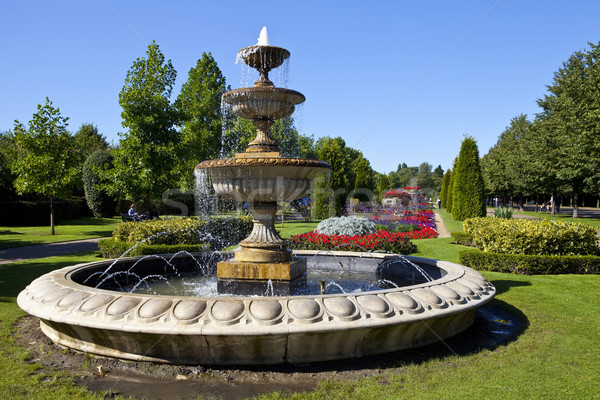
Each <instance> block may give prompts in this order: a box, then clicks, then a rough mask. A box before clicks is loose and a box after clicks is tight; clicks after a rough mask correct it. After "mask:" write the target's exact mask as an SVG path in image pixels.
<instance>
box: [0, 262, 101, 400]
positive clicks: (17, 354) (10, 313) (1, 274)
mask: <svg viewBox="0 0 600 400" xmlns="http://www.w3.org/2000/svg"><path fill="white" fill-rule="evenodd" d="M98 254H99V253H98V252H86V253H79V254H74V255H70V256H62V257H48V258H43V259H39V260H34V261H23V262H18V263H14V264H5V265H2V266H0V293H2V297H0V398H2V399H16V398H19V399H92V398H94V399H99V398H103V397H102V396H100V395H94V394H91V393H88V392H86V391H85V390H83V389H81V388H78V387H76V386H74V385H73V383H72V380H71V378H70V377H67V376H66V375H65V374H62V373H37V372H36V370H38V369H39V368H40V366H39V365H36V364H31V363H28V362H26V360H27V358H28V354H27V352H26V351H25V350H23V349H21V348H19V347H17V346H15V344H14V339H13V336H12V333H13V331H14V323H15V322H17V321H18V320H19V318H21V317H22V316H24V315H25V313H24V312H23V311H22V310H21V309H20V308H19V307H18V306H17V303H16V297H17V294H18V293H19V292H20V291H21V290H23V289H24V288H25V286H27V285H28V284H29V283H30V282H31V281H32V280H33V279H35V278H37V277H38V276H40V275H42V274H45V273H46V272H49V271H52V270H54V269H57V268H62V267H65V266H68V265H73V264H77V263H80V262H86V261H94V260H97V259H98V258H97V256H98Z"/></svg>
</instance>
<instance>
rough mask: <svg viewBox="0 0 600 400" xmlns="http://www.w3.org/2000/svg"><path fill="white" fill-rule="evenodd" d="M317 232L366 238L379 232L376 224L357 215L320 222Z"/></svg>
mask: <svg viewBox="0 0 600 400" xmlns="http://www.w3.org/2000/svg"><path fill="white" fill-rule="evenodd" d="M315 231H316V232H318V233H320V234H323V235H345V236H356V235H358V236H364V235H367V234H369V233H375V232H377V230H376V228H375V223H373V222H371V221H369V220H368V219H366V218H361V217H357V216H355V215H352V216H349V217H333V218H328V219H326V220H323V221H321V222H319V225H317V229H316V230H315Z"/></svg>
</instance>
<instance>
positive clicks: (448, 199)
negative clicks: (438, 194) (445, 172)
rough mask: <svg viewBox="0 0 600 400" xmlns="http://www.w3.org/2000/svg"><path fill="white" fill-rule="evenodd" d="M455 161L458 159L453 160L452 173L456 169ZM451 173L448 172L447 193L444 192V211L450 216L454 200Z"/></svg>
mask: <svg viewBox="0 0 600 400" xmlns="http://www.w3.org/2000/svg"><path fill="white" fill-rule="evenodd" d="M457 161H458V159H455V160H454V164H453V165H452V171H454V168H456V162H457ZM452 171H451V172H450V177H449V178H448V191H447V192H446V211H447V212H448V213H450V214H452V203H453V199H454V196H453V193H454V180H453V179H452V178H453V177H454V174H453V173H452Z"/></svg>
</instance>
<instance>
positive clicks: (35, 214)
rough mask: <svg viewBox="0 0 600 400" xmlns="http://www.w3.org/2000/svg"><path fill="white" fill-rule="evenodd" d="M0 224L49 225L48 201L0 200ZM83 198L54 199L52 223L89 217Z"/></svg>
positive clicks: (90, 214) (57, 223)
mask: <svg viewBox="0 0 600 400" xmlns="http://www.w3.org/2000/svg"><path fill="white" fill-rule="evenodd" d="M0 210H2V216H1V217H0V220H1V222H0V225H3V226H50V205H49V203H48V201H47V200H46V201H43V200H42V201H9V202H0ZM91 216H92V213H91V212H90V209H89V208H88V206H87V204H86V202H85V199H84V198H80V197H73V198H70V199H66V200H55V201H54V223H55V224H56V225H59V224H60V221H64V220H68V219H78V218H81V217H91Z"/></svg>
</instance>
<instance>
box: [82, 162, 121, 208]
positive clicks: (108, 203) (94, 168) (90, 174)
mask: <svg viewBox="0 0 600 400" xmlns="http://www.w3.org/2000/svg"><path fill="white" fill-rule="evenodd" d="M112 162H113V156H112V154H110V153H109V152H108V151H106V150H98V151H96V152H95V153H93V154H92V155H90V156H89V157H88V158H87V160H86V161H85V163H84V164H83V173H82V174H83V187H84V190H85V199H86V201H87V204H88V207H89V208H90V210H92V213H93V214H94V216H95V217H97V218H105V217H112V216H113V215H114V213H115V206H116V202H115V200H114V199H113V198H112V197H111V196H109V195H108V193H106V191H105V190H104V189H103V188H102V184H103V182H102V178H101V177H100V175H99V172H98V171H101V170H104V169H110V168H111V167H112Z"/></svg>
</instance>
